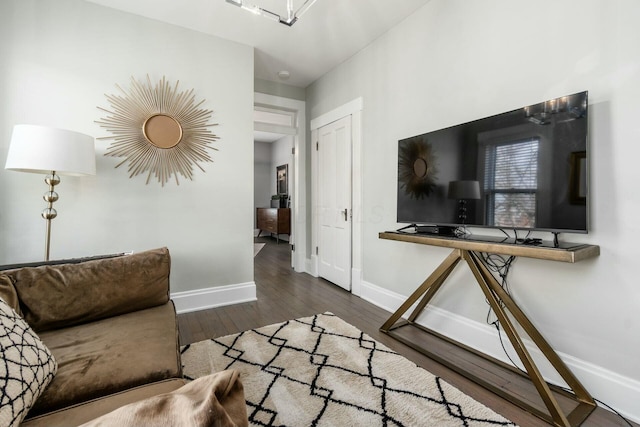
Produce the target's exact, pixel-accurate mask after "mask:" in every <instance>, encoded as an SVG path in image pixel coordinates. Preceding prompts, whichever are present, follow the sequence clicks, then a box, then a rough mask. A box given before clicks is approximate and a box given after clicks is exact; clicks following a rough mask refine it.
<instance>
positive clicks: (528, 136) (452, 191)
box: [397, 91, 589, 233]
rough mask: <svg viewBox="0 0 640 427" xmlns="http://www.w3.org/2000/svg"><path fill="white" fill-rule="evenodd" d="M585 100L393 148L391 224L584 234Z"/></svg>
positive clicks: (578, 96)
mask: <svg viewBox="0 0 640 427" xmlns="http://www.w3.org/2000/svg"><path fill="white" fill-rule="evenodd" d="M587 96H588V93H587V92H586V91H585V92H579V93H575V94H572V95H567V96H563V97H560V98H555V99H550V100H548V101H544V102H541V103H539V104H535V105H529V106H525V107H522V108H518V109H516V110H512V111H509V112H506V113H502V114H497V115H494V116H491V117H487V118H484V119H480V120H475V121H472V122H468V123H463V124H460V125H457V126H452V127H448V128H446V129H440V130H435V131H431V132H427V133H424V134H422V135H417V136H413V137H410V138H405V139H402V140H400V141H398V200H397V213H398V222H399V223H406V224H416V225H427V226H441V227H443V228H449V229H452V228H456V227H461V226H470V227H490V228H498V229H503V230H544V231H551V232H554V233H559V232H574V233H586V232H587V229H588V223H587V210H588V209H587V207H588V198H589V196H588V179H587V176H588V175H587V172H588V171H587V166H588V162H587V159H588V145H587V129H588V102H587Z"/></svg>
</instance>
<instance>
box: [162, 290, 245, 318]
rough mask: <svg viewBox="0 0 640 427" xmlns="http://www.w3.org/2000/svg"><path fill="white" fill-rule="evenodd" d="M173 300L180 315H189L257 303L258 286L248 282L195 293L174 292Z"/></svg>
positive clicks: (195, 291)
mask: <svg viewBox="0 0 640 427" xmlns="http://www.w3.org/2000/svg"><path fill="white" fill-rule="evenodd" d="M171 299H172V300H173V302H174V304H175V305H176V312H177V313H178V314H181V313H189V312H192V311H199V310H206V309H207V308H215V307H222V306H225V305H232V304H239V303H243V302H250V301H256V299H257V298H256V284H255V282H247V283H239V284H236V285H226V286H214V287H212V288H204V289H196V290H194V291H185V292H174V293H172V294H171Z"/></svg>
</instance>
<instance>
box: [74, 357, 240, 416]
mask: <svg viewBox="0 0 640 427" xmlns="http://www.w3.org/2000/svg"><path fill="white" fill-rule="evenodd" d="M248 425H249V422H248V419H247V407H246V403H245V399H244V390H243V388H242V382H241V381H240V376H239V373H238V372H237V371H234V370H226V371H222V372H217V373H215V374H211V375H207V376H205V377H200V378H198V379H196V380H194V381H192V382H190V383H189V384H187V385H184V386H182V387H181V388H179V389H178V390H176V391H174V392H171V393H165V394H160V395H158V396H154V397H150V398H148V399H144V400H141V401H139V402H135V403H131V404H129V405H126V406H123V407H121V408H119V409H116V410H115V411H113V412H110V413H108V414H106V415H103V416H101V417H99V418H96V419H95V420H92V421H89V422H88V423H86V424H83V425H82V427H98V426H119V427H126V426H147V427H149V426H173V427H182V426H184V427H196V426H203V427H204V426H215V427H244V426H248Z"/></svg>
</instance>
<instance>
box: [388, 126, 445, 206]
mask: <svg viewBox="0 0 640 427" xmlns="http://www.w3.org/2000/svg"><path fill="white" fill-rule="evenodd" d="M398 151H399V153H398V154H399V155H398V181H399V183H400V188H403V189H404V191H405V193H406V194H407V195H409V196H410V197H411V198H413V199H416V200H419V199H422V198H424V197H428V196H429V195H430V194H431V193H432V192H433V191H434V190H435V187H436V180H437V174H438V168H437V167H436V156H435V154H434V152H433V147H432V146H431V144H429V143H428V142H427V141H426V140H424V139H423V138H421V137H419V138H411V139H406V140H404V141H401V143H400V144H399V146H398Z"/></svg>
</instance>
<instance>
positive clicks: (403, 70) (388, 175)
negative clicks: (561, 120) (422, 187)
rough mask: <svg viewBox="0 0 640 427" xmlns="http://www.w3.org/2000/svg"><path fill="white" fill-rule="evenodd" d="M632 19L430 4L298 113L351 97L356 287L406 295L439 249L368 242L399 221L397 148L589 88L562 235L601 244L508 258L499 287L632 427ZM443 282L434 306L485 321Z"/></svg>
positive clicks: (639, 94)
mask: <svg viewBox="0 0 640 427" xmlns="http://www.w3.org/2000/svg"><path fill="white" fill-rule="evenodd" d="M637 22H640V2H637V1H635V0H616V1H609V0H567V1H563V2H558V1H554V0H542V1H537V2H535V3H532V2H528V1H524V0H518V1H513V0H491V1H469V0H432V1H431V2H429V3H428V4H427V5H425V6H424V7H423V8H422V9H420V10H419V11H418V12H416V13H415V14H414V15H412V16H410V17H409V18H408V19H406V20H405V21H404V22H402V23H401V24H399V25H398V26H397V27H395V28H394V29H392V30H391V31H389V32H388V33H387V34H385V35H383V36H382V37H380V38H379V39H378V40H377V41H375V42H374V43H372V44H371V45H369V46H368V47H367V48H366V49H364V50H363V51H361V52H360V53H358V54H357V55H355V56H354V57H352V58H351V59H350V60H348V61H346V62H345V63H343V64H342V65H340V66H339V67H337V68H336V69H334V70H333V71H331V72H329V73H328V74H326V75H325V76H323V77H322V78H321V79H319V80H318V81H317V82H315V83H314V84H312V85H311V86H310V87H309V88H308V89H307V116H308V117H309V119H314V118H316V117H318V116H320V115H322V114H324V113H326V112H328V111H331V110H332V109H335V108H337V107H338V106H340V105H343V104H345V103H347V102H348V101H350V100H352V99H355V98H357V97H362V98H363V104H364V109H363V116H362V123H363V150H362V156H363V217H362V218H361V219H358V220H360V221H361V222H362V227H363V236H364V237H363V279H364V281H365V282H366V283H368V284H369V285H370V287H371V288H376V287H377V288H378V290H381V291H382V292H383V293H384V292H388V293H390V294H395V295H403V296H407V295H409V294H410V293H411V292H412V291H413V290H414V288H415V287H417V286H418V285H419V284H420V283H421V282H422V280H424V278H425V277H426V276H427V275H428V274H429V273H430V272H431V271H432V270H433V269H434V268H435V267H436V266H437V265H438V264H439V263H440V262H441V261H442V260H443V259H444V257H445V256H446V255H447V253H448V251H447V250H445V249H440V248H432V247H427V246H420V245H411V244H407V243H400V242H390V241H385V240H379V239H378V232H380V231H384V230H392V229H396V228H398V226H399V224H397V223H396V206H395V204H396V174H397V161H396V159H397V141H398V140H399V139H401V138H405V137H409V136H413V135H416V134H420V133H424V132H427V131H430V130H436V129H440V128H444V127H448V126H451V125H455V124H458V123H463V122H466V121H470V120H474V119H478V118H482V117H486V116H489V115H493V114H497V113H501V112H504V111H508V110H511V109H514V108H518V107H521V106H523V105H529V104H533V103H536V102H540V101H543V100H545V99H549V98H552V97H556V96H560V95H565V94H569V93H574V92H578V91H582V90H589V96H590V143H591V159H590V161H591V168H592V169H591V200H592V201H593V204H592V206H591V212H590V215H591V227H590V233H589V234H588V235H562V236H561V238H562V239H564V240H568V241H576V242H586V243H590V244H597V245H600V246H601V255H600V257H598V258H596V259H593V260H589V261H584V262H580V263H578V264H560V263H553V262H547V261H539V260H532V259H518V260H517V262H516V263H515V265H514V268H513V269H512V272H511V274H510V281H511V290H512V293H513V294H514V297H515V299H516V300H517V301H518V302H519V303H520V304H521V306H522V308H523V310H524V311H525V312H526V313H527V314H528V315H529V316H530V317H531V319H532V321H533V322H534V324H536V326H538V328H539V329H540V331H541V332H542V334H543V335H544V336H545V337H547V338H548V340H549V341H550V343H551V345H552V346H553V347H554V348H555V349H556V350H558V351H560V352H562V353H563V354H565V355H567V357H570V358H571V357H572V358H575V359H576V360H579V361H581V363H582V362H584V364H585V366H587V365H588V366H590V367H591V368H590V369H591V370H592V371H594V372H595V371H599V372H600V373H599V374H597V375H599V377H598V378H601V379H602V380H603V382H602V383H597V384H596V383H595V382H596V381H595V380H594V381H591V380H589V379H588V378H587V379H584V378H583V380H585V381H586V380H589V384H585V385H586V386H587V388H591V391H592V393H593V394H594V395H595V396H596V397H598V398H600V399H602V400H604V401H605V402H609V403H612V404H613V405H614V406H616V407H617V408H618V409H620V410H622V411H624V412H625V413H626V414H628V415H631V416H633V417H634V418H636V419H640V409H639V408H638V407H637V404H636V403H637V401H638V399H640V363H638V355H639V354H640V333H639V332H640V317H638V316H637V313H638V311H639V310H640V287H639V286H638V284H637V282H638V281H637V274H636V268H635V263H636V262H637V256H636V254H637V252H638V251H637V242H636V239H635V237H636V233H638V231H640V221H638V215H637V212H639V211H640V193H638V192H637V191H635V190H634V187H635V185H636V182H637V180H638V171H637V169H638V168H637V163H638V162H637V159H638V156H639V155H640V148H639V147H640V146H639V145H638V140H639V137H640V125H639V124H638V123H640V122H639V121H638V118H637V115H638V113H639V111H640V110H639V109H638V107H637V105H638V99H640V49H638V43H637V41H638V40H640V27H638V25H637ZM476 233H478V234H480V233H481V231H480V230H476ZM542 237H545V238H549V237H550V236H546V235H544V234H542ZM450 280H451V281H452V282H450V283H449V284H448V285H447V288H446V289H445V290H444V292H443V294H441V295H439V296H438V298H437V300H436V305H437V306H438V307H440V308H442V309H444V310H446V311H447V312H449V313H452V314H454V315H456V316H462V317H463V318H466V319H471V320H473V321H477V322H480V323H482V322H484V320H485V317H486V313H487V309H488V307H487V305H486V304H485V303H484V298H483V297H482V295H481V294H480V291H479V290H478V289H477V288H476V286H475V285H474V284H473V279H472V276H471V275H470V273H467V272H466V271H464V269H462V268H459V269H458V270H456V272H454V275H453V277H452V278H451V279H450ZM492 345H499V344H498V343H492ZM594 375H596V374H594ZM597 375H596V376H597ZM614 377H615V381H614V379H613V378H614ZM592 382H593V384H592ZM634 402H636V403H634Z"/></svg>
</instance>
